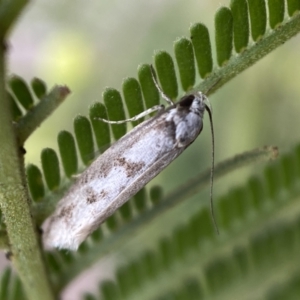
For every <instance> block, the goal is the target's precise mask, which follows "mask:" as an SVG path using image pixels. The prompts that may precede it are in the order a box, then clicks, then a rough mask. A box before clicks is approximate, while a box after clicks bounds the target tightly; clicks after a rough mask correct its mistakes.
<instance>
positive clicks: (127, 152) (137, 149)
mask: <svg viewBox="0 0 300 300" xmlns="http://www.w3.org/2000/svg"><path fill="white" fill-rule="evenodd" d="M151 71H152V77H153V80H154V83H155V85H156V87H157V89H158V90H159V91H160V94H161V96H162V97H163V98H164V99H165V100H166V101H167V102H168V103H169V104H170V105H169V107H168V108H164V106H163V105H158V106H155V107H153V108H151V109H149V110H147V111H145V112H143V113H141V114H139V115H137V116H135V117H134V118H131V119H127V120H124V121H108V120H102V119H101V120H100V121H104V122H108V123H114V124H115V123H116V124H118V123H121V122H127V121H135V120H137V119H139V118H141V117H143V116H145V115H147V114H149V113H151V112H153V111H158V112H157V114H156V115H155V116H154V117H152V118H150V119H148V120H146V121H144V122H142V123H141V124H139V125H137V126H136V127H135V128H134V129H132V130H131V131H130V132H129V133H127V134H126V135H125V136H123V137H122V138H121V139H120V140H118V141H117V142H115V143H114V144H113V145H112V146H111V147H110V148H108V149H107V150H106V151H105V152H104V153H103V154H102V155H101V156H100V157H98V158H97V159H96V160H95V161H94V162H93V163H92V164H91V165H90V166H89V167H88V168H87V169H86V170H85V171H84V172H83V173H82V174H81V175H80V176H79V177H78V178H77V180H76V182H75V183H74V184H73V186H72V187H71V188H70V190H69V191H68V192H67V193H66V195H65V196H64V197H63V198H62V199H61V200H60V201H59V202H58V204H57V207H56V209H55V211H54V213H53V214H52V215H51V216H50V217H49V218H48V219H47V220H46V222H45V224H44V225H45V226H44V233H43V242H44V245H45V246H47V247H56V248H63V249H70V250H76V249H77V248H78V246H79V245H80V244H81V243H82V242H83V241H84V240H85V239H86V238H87V237H88V235H89V234H91V233H92V232H93V231H94V230H95V229H97V228H98V227H99V225H100V224H101V223H102V222H103V221H105V220H106V219H107V218H108V217H109V216H111V215H112V214H113V213H114V212H115V211H116V210H117V209H118V208H119V207H120V206H122V205H123V204H124V203H125V202H126V201H128V200H129V199H130V198H131V197H132V196H134V195H135V194H136V193H137V192H138V191H139V190H140V189H141V188H142V187H144V186H145V185H146V184H147V183H148V182H149V181H150V180H151V179H152V178H154V177H155V176H157V175H158V174H159V173H160V172H161V171H162V170H164V169H165V168H166V167H167V166H168V165H169V164H170V163H171V162H172V161H173V160H174V159H176V158H177V157H178V156H179V155H180V154H181V153H182V152H183V151H184V150H185V149H186V148H187V147H188V146H189V145H191V144H192V143H193V142H194V140H195V139H196V138H197V137H198V135H199V134H200V133H201V131H202V129H203V117H204V113H205V111H207V112H208V114H209V117H210V125H211V132H212V137H213V122H212V110H211V106H210V104H209V101H208V98H207V97H206V96H205V95H204V94H203V93H201V92H195V93H192V94H188V95H185V96H183V97H182V98H181V99H180V100H179V101H178V102H177V103H173V102H172V100H171V99H169V98H168V97H167V96H166V95H165V94H164V93H163V91H162V90H161V88H160V87H159V85H158V83H157V81H156V79H155V76H154V71H153V69H152V66H151ZM212 141H213V142H212V146H213V147H212V148H213V150H212V169H211V172H212V173H211V174H213V166H214V138H212ZM212 178H213V177H211V180H212ZM212 208H213V207H212V182H211V209H212ZM212 213H213V211H212Z"/></svg>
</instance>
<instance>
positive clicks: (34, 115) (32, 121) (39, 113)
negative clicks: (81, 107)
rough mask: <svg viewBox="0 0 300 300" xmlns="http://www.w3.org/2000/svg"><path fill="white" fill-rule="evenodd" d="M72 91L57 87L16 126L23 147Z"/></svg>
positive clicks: (64, 87)
mask: <svg viewBox="0 0 300 300" xmlns="http://www.w3.org/2000/svg"><path fill="white" fill-rule="evenodd" d="M69 93H70V90H69V89H68V87H66V86H55V87H54V88H53V89H52V91H51V92H50V93H49V94H48V95H47V96H45V97H44V98H43V99H42V100H41V102H39V103H38V104H37V105H35V106H34V107H33V108H32V109H31V110H29V111H28V112H27V113H26V114H25V116H23V117H22V118H21V119H20V120H19V121H18V123H17V124H16V130H17V136H18V142H19V145H23V143H24V142H25V141H26V139H27V138H28V137H29V136H30V134H31V133H32V132H33V131H34V130H35V129H36V128H37V127H38V126H40V125H41V123H42V122H43V121H44V120H45V119H46V118H47V117H48V116H49V115H50V114H51V113H52V112H53V111H54V110H55V109H56V108H57V107H58V106H59V105H60V104H61V103H62V102H63V100H64V99H65V98H66V97H67V96H68V94H69Z"/></svg>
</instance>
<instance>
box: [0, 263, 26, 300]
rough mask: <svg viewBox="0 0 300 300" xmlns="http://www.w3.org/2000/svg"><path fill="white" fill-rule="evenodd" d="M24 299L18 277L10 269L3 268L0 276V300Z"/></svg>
mask: <svg viewBox="0 0 300 300" xmlns="http://www.w3.org/2000/svg"><path fill="white" fill-rule="evenodd" d="M7 299H10V300H26V299H27V297H26V296H25V293H24V290H23V287H22V284H21V281H20V279H19V278H18V277H17V276H16V275H15V274H13V272H12V269H10V268H6V269H4V270H3V272H2V274H1V277H0V300H7Z"/></svg>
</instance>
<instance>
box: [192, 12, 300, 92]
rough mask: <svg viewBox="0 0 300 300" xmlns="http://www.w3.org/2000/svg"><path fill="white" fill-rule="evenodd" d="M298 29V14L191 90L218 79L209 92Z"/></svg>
mask: <svg viewBox="0 0 300 300" xmlns="http://www.w3.org/2000/svg"><path fill="white" fill-rule="evenodd" d="M299 31H300V14H297V15H295V16H294V17H292V18H290V19H288V20H287V21H286V22H285V23H283V24H282V25H281V26H279V27H277V28H276V29H275V30H269V31H268V32H267V33H266V34H265V36H264V37H263V38H262V39H261V40H259V41H258V42H257V43H255V44H254V45H250V46H249V47H248V48H247V49H246V50H245V51H244V52H243V53H241V54H240V55H237V56H232V57H231V59H230V60H229V62H228V63H227V65H225V66H223V67H222V68H219V69H216V70H215V71H214V72H213V74H212V75H211V76H209V77H208V78H207V80H205V81H203V82H201V83H200V84H199V85H197V86H196V87H195V88H194V89H193V91H206V90H207V89H208V87H210V86H212V85H213V83H214V82H216V80H217V79H219V78H221V79H220V81H219V82H218V83H217V84H216V85H214V86H213V88H212V89H211V90H210V94H211V93H213V92H214V91H216V90H217V89H219V88H220V87H221V86H223V85H224V84H225V83H226V82H227V81H229V80H230V79H231V78H233V77H235V76H237V75H238V74H239V73H241V72H242V71H244V70H245V69H247V68H249V67H250V66H252V65H253V64H254V63H256V62H257V61H258V60H260V59H261V58H263V57H264V56H266V55H267V54H268V53H270V52H271V51H273V50H274V49H275V48H277V47H278V46H280V45H282V44H284V43H285V42H286V41H288V40H289V39H290V38H292V37H293V36H295V35H296V34H297V33H299Z"/></svg>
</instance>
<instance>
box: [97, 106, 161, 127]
mask: <svg viewBox="0 0 300 300" xmlns="http://www.w3.org/2000/svg"><path fill="white" fill-rule="evenodd" d="M164 109H165V106H164V105H155V106H153V107H151V108H149V109H147V110H145V111H143V112H141V113H140V114H138V115H136V116H134V117H132V118H129V119H126V120H120V121H110V120H106V119H102V118H95V120H100V121H102V122H104V123H108V124H123V123H126V122H133V121H137V120H139V119H141V118H143V117H145V116H147V115H149V114H151V113H153V112H155V111H159V112H161V111H163V110H164Z"/></svg>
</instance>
